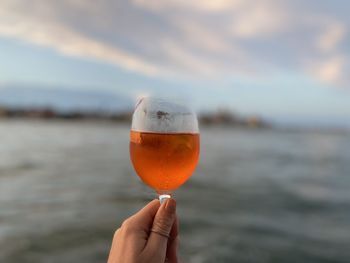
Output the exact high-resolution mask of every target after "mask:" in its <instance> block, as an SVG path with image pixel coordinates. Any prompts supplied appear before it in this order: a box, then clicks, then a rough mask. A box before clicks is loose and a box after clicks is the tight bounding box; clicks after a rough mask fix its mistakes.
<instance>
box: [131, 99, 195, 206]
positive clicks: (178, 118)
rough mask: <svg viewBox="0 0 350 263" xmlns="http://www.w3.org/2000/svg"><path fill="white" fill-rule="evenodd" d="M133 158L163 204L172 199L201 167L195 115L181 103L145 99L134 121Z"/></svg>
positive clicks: (136, 169) (137, 106)
mask: <svg viewBox="0 0 350 263" xmlns="http://www.w3.org/2000/svg"><path fill="white" fill-rule="evenodd" d="M130 158H131V161H132V164H133V166H134V169H135V171H136V173H137V174H138V176H139V177H140V178H141V179H142V181H143V182H144V183H146V184H147V185H149V186H150V187H152V188H153V189H154V190H156V192H157V193H158V195H159V200H160V202H161V203H162V202H163V201H164V200H165V199H167V198H170V197H171V194H172V192H173V191H174V190H176V189H177V188H178V187H180V186H181V185H182V184H184V183H185V182H186V181H187V180H188V179H189V177H190V176H191V175H192V173H193V171H194V170H195V168H196V166H197V163H198V159H199V129H198V121H197V117H196V114H195V113H194V111H192V110H191V109H190V108H189V107H187V106H186V105H184V104H181V103H179V102H173V101H170V100H166V99H162V98H153V97H145V98H142V99H141V100H140V101H139V102H138V103H137V105H136V107H135V111H134V114H133V117H132V124H131V131H130Z"/></svg>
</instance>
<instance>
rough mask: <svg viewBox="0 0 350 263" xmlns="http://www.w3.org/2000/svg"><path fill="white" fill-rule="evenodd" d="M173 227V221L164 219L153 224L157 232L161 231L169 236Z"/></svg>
mask: <svg viewBox="0 0 350 263" xmlns="http://www.w3.org/2000/svg"><path fill="white" fill-rule="evenodd" d="M171 226H172V224H171V221H170V220H168V219H167V218H163V217H161V218H159V219H157V220H155V221H154V224H153V228H154V229H155V230H157V231H161V232H163V233H166V234H169V232H170V229H171Z"/></svg>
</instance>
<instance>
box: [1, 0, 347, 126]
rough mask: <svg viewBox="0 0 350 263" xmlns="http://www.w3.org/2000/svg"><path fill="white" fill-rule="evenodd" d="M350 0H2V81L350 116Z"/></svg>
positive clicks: (313, 120) (287, 114) (299, 117)
mask: <svg viewBox="0 0 350 263" xmlns="http://www.w3.org/2000/svg"><path fill="white" fill-rule="evenodd" d="M349 10H350V2H349V1H346V0H343V1H340V0H334V1H328V0H317V1H316V0H310V1H302V0H280V1H273V0H260V1H253V0H216V1H212V0H192V1H188V0H130V1H116V0H115V1H112V0H101V1H92V0H60V1H56V0H31V1H24V0H0V89H1V87H7V86H11V85H17V86H18V85H21V86H23V87H24V88H25V87H27V86H28V87H32V86H33V85H36V86H39V87H42V88H44V89H50V88H52V87H62V88H68V89H73V90H84V89H85V90H101V91H108V92H114V93H116V94H122V95H125V96H129V97H131V98H137V97H140V96H143V95H159V96H173V97H181V98H186V99H187V100H188V101H189V102H191V103H192V104H193V105H194V107H195V108H197V109H198V110H201V111H206V110H215V109H231V110H234V111H236V112H238V113H241V114H257V115H260V116H262V117H264V118H266V119H271V120H275V121H278V122H286V123H288V122H289V123H304V124H322V125H343V124H344V123H345V125H349V126H350V74H349V73H350V32H349V29H350V16H349Z"/></svg>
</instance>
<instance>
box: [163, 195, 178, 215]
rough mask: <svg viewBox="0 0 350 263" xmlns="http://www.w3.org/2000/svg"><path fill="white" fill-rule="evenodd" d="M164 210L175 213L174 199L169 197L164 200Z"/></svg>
mask: <svg viewBox="0 0 350 263" xmlns="http://www.w3.org/2000/svg"><path fill="white" fill-rule="evenodd" d="M165 210H166V211H167V212H169V213H171V214H173V213H175V211H176V201H175V200H174V199H172V198H169V199H168V200H166V204H165Z"/></svg>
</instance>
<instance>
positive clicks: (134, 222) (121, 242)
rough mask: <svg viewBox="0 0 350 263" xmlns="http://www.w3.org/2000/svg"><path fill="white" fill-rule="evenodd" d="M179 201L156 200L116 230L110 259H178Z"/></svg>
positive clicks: (111, 262) (117, 262) (120, 262)
mask: <svg viewBox="0 0 350 263" xmlns="http://www.w3.org/2000/svg"><path fill="white" fill-rule="evenodd" d="M177 236H178V221H177V216H176V202H175V200H174V199H167V200H166V201H165V202H164V203H163V204H162V205H160V203H159V201H158V200H153V201H152V202H150V203H149V204H148V205H146V206H145V207H144V208H142V209H141V210H140V211H139V212H138V213H136V214H135V215H133V216H131V217H129V218H128V219H126V220H125V221H124V222H123V224H122V226H121V227H120V228H119V229H118V230H117V231H116V232H115V234H114V237H113V242H112V248H111V251H110V254H109V258H108V263H124V262H125V263H148V262H152V263H164V262H169V263H178V260H177V245H178V237H177Z"/></svg>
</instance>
